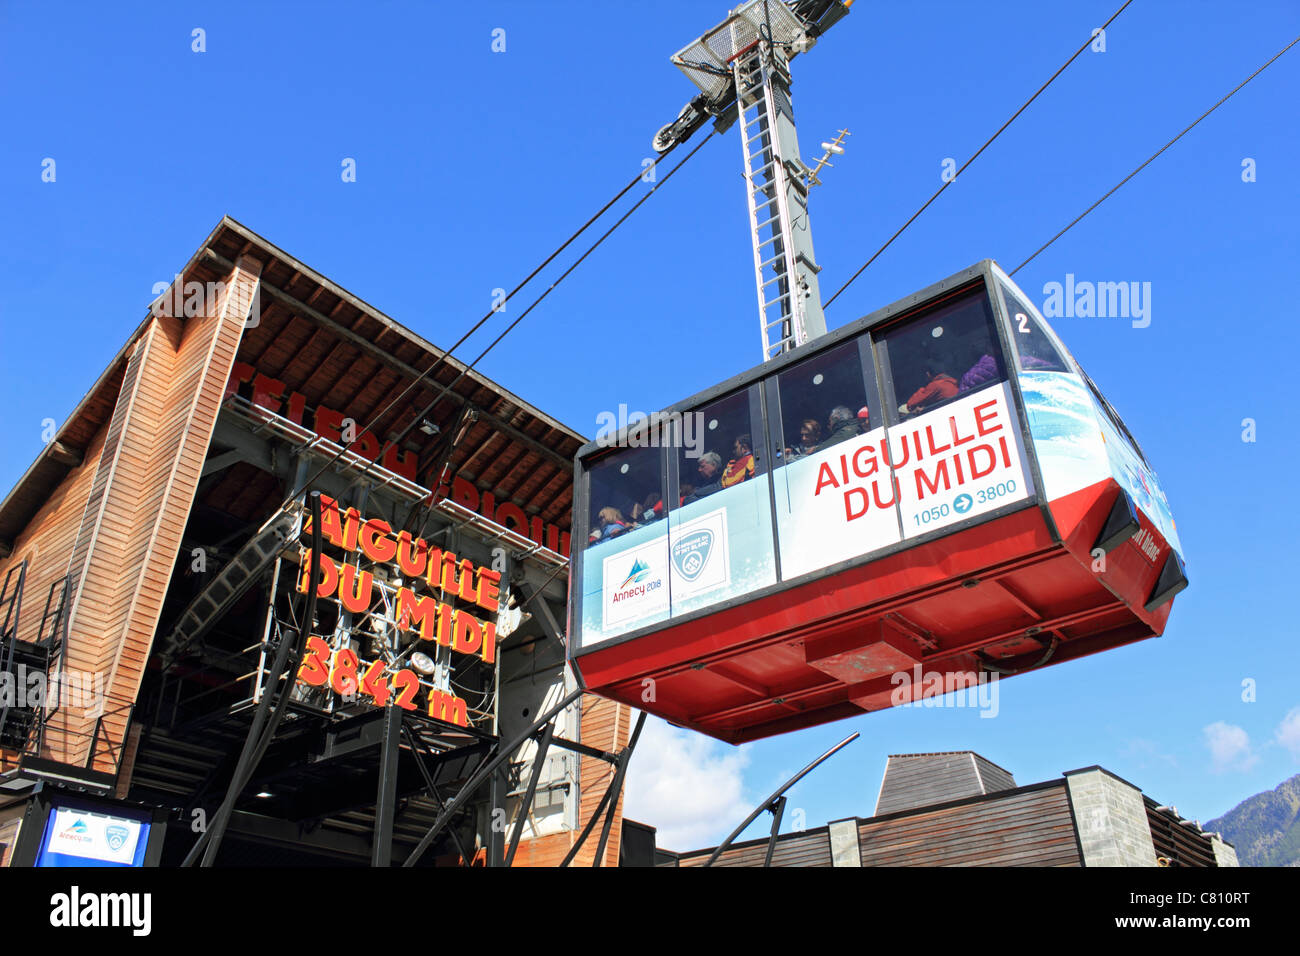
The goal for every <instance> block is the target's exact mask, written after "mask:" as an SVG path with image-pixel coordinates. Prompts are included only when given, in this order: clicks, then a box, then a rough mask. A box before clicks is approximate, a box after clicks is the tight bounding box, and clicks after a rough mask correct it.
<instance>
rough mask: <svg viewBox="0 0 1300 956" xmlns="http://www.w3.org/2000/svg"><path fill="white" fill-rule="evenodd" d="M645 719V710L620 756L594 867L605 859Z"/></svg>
mask: <svg viewBox="0 0 1300 956" xmlns="http://www.w3.org/2000/svg"><path fill="white" fill-rule="evenodd" d="M645 717H646V714H645V711H644V710H643V711H641V716H639V717H638V718H637V720H636V729H635V730H633V731H632V739H631V740H629V741H628V742H627V747H626V748H624V750H623V753H622V754H620V755H619V760H618V771H617V772H616V773H615V774H614V780H613V782H612V783H610V785H609V788H610V789H611V790H613V791H614V797H613V799H611V800H610V802H609V811H608V815H607V816H606V817H605V825H604V826H603V827H601V830H600V842H599V843H598V844H596V858H595V859H594V860H592V862H591V865H592V866H593V867H595V866H600V865H601V861H602V860H604V859H605V844H607V843H608V842H609V831H610V828H611V827H613V825H614V814H615V813H617V812H618V799H619V797H620V796H622V795H623V778H624V777H626V776H627V765H628V764H630V763H631V762H632V751H634V750H636V742H637V740H638V739H640V737H641V728H642V727H644V726H645Z"/></svg>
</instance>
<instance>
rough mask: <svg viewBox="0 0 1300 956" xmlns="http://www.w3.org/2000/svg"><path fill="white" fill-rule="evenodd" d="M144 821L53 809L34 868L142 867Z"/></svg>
mask: <svg viewBox="0 0 1300 956" xmlns="http://www.w3.org/2000/svg"><path fill="white" fill-rule="evenodd" d="M148 845H149V821H148V819H147V818H136V817H129V816H119V815H117V814H108V813H100V812H96V811H92V810H83V809H78V808H75V807H60V806H53V807H51V808H50V813H49V816H48V817H47V818H46V821H45V833H44V836H43V837H42V838H41V851H40V853H39V854H38V855H37V857H36V865H37V866H76V867H82V866H136V867H138V866H144V856H145V849H146V847H147V846H148Z"/></svg>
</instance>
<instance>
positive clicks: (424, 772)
mask: <svg viewBox="0 0 1300 956" xmlns="http://www.w3.org/2000/svg"><path fill="white" fill-rule="evenodd" d="M402 733H404V734H405V735H406V742H407V743H408V744H410V746H411V755H412V756H414V757H415V765H416V767H418V768H419V769H420V776H422V777H424V786H425V789H426V790H428V791H429V796H431V797H433V802H434V805H435V806H437V808H438V812H439V813H442V809H443V807H444V806H445V804H444V803H443V801H442V796H441V795H440V794H439V793H438V788H437V787H436V786H435V785H434V782H433V775H432V774H430V773H429V768H428V767H426V766H425V765H424V757H423V755H422V754H421V753H420V742H419V741H418V740H417V739H416V737H415V734H413V733H412V732H411V728H410V726H409V725H406V724H403V725H402ZM451 842H452V843H454V844H456V850H457V852H458V853H460V858H461V860H462V861H464V862H465V863H466V864H468V863H469V861H470V856H469V854H468V853H466V852H465V846H464V844H462V843H461V842H460V834H459V833H457V832H456V828H455V827H453V828H452V829H451Z"/></svg>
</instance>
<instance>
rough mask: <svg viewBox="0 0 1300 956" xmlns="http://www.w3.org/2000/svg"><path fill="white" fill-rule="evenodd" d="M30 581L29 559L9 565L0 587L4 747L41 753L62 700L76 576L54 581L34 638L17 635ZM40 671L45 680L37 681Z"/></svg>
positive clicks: (0, 703) (1, 736) (0, 701)
mask: <svg viewBox="0 0 1300 956" xmlns="http://www.w3.org/2000/svg"><path fill="white" fill-rule="evenodd" d="M15 576H16V577H17V580H16V581H15V580H14V578H15ZM26 579H27V562H25V561H24V562H22V563H21V564H19V565H17V566H16V567H13V568H10V569H9V573H8V574H6V575H5V580H4V585H3V587H0V621H2V623H0V674H2V675H3V678H2V679H3V680H4V685H3V688H2V689H0V747H3V748H5V749H7V750H16V751H19V752H21V753H29V752H30V753H39V752H40V748H41V745H42V742H43V737H44V730H45V725H46V723H48V721H49V719H50V718H51V717H52V716H54V714H55V713H56V712H57V711H58V708H59V701H60V699H61V697H60V695H59V693H58V690H57V688H58V687H60V686H61V684H60V682H59V667H60V665H61V663H62V660H63V651H64V648H65V647H66V645H67V628H68V620H67V610H68V595H69V591H70V590H71V585H72V576H71V575H70V574H68V575H64V576H63V577H61V578H59V579H58V580H56V581H55V582H54V583H53V584H51V585H50V590H49V593H48V594H47V595H46V598H45V610H44V612H43V613H42V615H41V619H40V622H39V623H38V625H37V628H36V640H35V641H24V640H20V639H19V637H18V624H19V615H20V613H21V611H22V594H23V585H24V584H25V583H26ZM35 674H39V675H41V678H40V679H39V680H35V681H33V680H32V676H33V675H35ZM37 688H38V690H34V689H37ZM32 694H35V696H34V697H33V696H30V695H32Z"/></svg>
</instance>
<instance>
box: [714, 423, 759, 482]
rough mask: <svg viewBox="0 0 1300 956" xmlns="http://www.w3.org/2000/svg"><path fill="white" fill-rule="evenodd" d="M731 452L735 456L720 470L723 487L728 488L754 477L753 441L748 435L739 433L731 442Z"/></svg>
mask: <svg viewBox="0 0 1300 956" xmlns="http://www.w3.org/2000/svg"><path fill="white" fill-rule="evenodd" d="M732 452H733V453H734V454H735V456H736V457H734V458H732V459H731V460H730V461H729V462H727V467H726V469H725V470H724V471H723V472H722V479H721V482H722V487H723V488H730V487H731V486H732V485H738V484H740V483H741V482H742V481H748V480H749V479H750V478H753V477H754V443H753V441H752V440H751V439H750V437H749V436H748V435H741V436H740V437H739V438H737V439H736V441H735V442H734V443H733V444H732Z"/></svg>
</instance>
